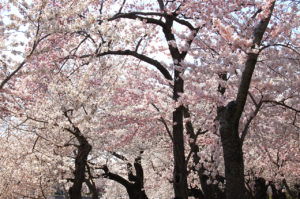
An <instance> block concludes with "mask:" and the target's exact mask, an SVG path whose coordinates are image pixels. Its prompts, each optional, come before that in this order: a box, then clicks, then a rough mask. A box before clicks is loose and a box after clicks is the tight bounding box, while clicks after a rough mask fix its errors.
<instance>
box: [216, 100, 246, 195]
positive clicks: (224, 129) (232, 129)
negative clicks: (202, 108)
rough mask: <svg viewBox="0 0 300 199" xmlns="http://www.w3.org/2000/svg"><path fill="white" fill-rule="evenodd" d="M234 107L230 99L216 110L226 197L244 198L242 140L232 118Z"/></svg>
mask: <svg viewBox="0 0 300 199" xmlns="http://www.w3.org/2000/svg"><path fill="white" fill-rule="evenodd" d="M235 108H236V103H235V101H232V102H230V103H229V104H228V105H227V106H226V107H223V108H220V109H221V110H220V109H219V111H218V115H220V120H219V121H220V134H221V140H222V146H223V154H224V162H225V178H226V185H225V187H226V188H225V189H226V198H227V199H241V198H245V185H244V162H243V150H242V142H241V141H240V138H239V134H238V123H237V122H234V121H233V120H232V117H233V114H234V113H235Z"/></svg>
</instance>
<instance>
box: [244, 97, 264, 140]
mask: <svg viewBox="0 0 300 199" xmlns="http://www.w3.org/2000/svg"><path fill="white" fill-rule="evenodd" d="M251 96H252V95H251ZM262 104H263V101H262V99H261V100H260V102H259V103H258V104H257V105H255V106H256V107H255V111H254V113H253V115H251V116H250V118H249V119H248V121H247V123H246V125H245V127H244V129H243V131H242V135H241V142H242V143H243V142H244V140H245V137H246V135H247V133H248V129H249V126H250V123H251V122H252V120H253V119H254V118H255V116H256V115H257V114H258V112H259V110H260V108H261V106H262Z"/></svg>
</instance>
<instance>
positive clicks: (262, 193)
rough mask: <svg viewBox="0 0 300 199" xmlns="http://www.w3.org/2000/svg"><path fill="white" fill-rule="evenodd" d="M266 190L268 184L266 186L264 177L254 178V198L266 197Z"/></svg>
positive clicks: (262, 198) (261, 198) (263, 198)
mask: <svg viewBox="0 0 300 199" xmlns="http://www.w3.org/2000/svg"><path fill="white" fill-rule="evenodd" d="M267 190H268V186H266V181H265V179H263V178H258V179H256V180H255V185H254V198H255V199H268V194H267Z"/></svg>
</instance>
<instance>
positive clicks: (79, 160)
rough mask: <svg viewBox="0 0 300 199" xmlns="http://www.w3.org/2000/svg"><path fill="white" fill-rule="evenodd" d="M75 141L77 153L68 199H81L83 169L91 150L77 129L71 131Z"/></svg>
mask: <svg viewBox="0 0 300 199" xmlns="http://www.w3.org/2000/svg"><path fill="white" fill-rule="evenodd" d="M73 134H74V135H75V137H76V139H77V140H78V141H79V144H80V145H79V146H78V153H77V155H76V158H75V171H74V180H73V185H72V187H71V188H70V189H69V195H70V199H81V198H82V196H81V189H82V184H83V183H84V181H85V167H86V165H87V158H88V155H89V153H90V151H91V150H92V146H91V145H90V144H89V143H88V141H87V140H86V138H85V137H84V136H82V135H81V133H80V131H79V129H78V128H75V130H74V131H73Z"/></svg>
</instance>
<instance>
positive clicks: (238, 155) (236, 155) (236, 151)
mask: <svg viewBox="0 0 300 199" xmlns="http://www.w3.org/2000/svg"><path fill="white" fill-rule="evenodd" d="M274 6H275V1H274V2H273V3H272V4H271V5H270V7H269V8H268V9H269V14H268V16H267V17H266V18H264V19H262V20H261V21H260V23H259V24H258V25H257V26H256V27H255V29H254V32H253V36H254V38H253V45H252V50H254V48H256V47H257V46H260V45H261V41H262V38H263V35H264V33H265V31H266V29H267V26H268V24H269V22H270V19H271V16H272V12H273V9H274ZM257 51H258V52H250V53H248V57H247V60H246V63H245V69H244V70H243V73H242V77H241V82H240V85H239V89H238V93H237V96H236V100H235V101H231V102H230V103H228V104H227V106H225V107H219V108H218V116H217V119H218V120H219V123H220V134H221V142H222V146H223V154H224V162H225V178H226V185H225V189H226V198H227V199H244V198H245V197H246V194H245V192H246V188H245V184H244V161H243V141H242V139H241V138H240V137H239V131H238V129H239V122H240V118H241V115H242V113H243V111H244V107H245V104H246V101H247V95H248V91H249V87H250V83H251V79H252V75H253V72H254V69H255V66H256V63H257V58H258V55H259V50H258V49H257ZM242 137H245V135H242Z"/></svg>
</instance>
